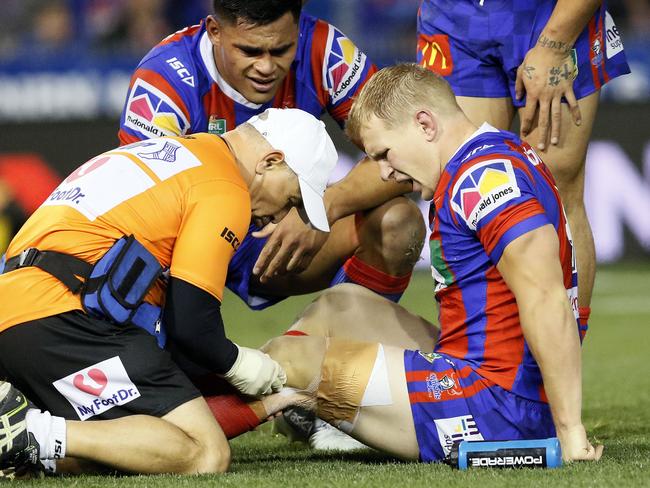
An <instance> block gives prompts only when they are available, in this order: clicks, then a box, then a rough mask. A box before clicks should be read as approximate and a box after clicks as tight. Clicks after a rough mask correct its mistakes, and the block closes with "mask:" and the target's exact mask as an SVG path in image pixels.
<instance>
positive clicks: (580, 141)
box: [525, 92, 599, 307]
mask: <svg viewBox="0 0 650 488" xmlns="http://www.w3.org/2000/svg"><path fill="white" fill-rule="evenodd" d="M598 99H599V92H596V93H593V94H591V95H589V96H586V97H584V98H582V99H580V100H578V106H579V107H580V113H581V114H582V123H581V124H580V125H579V126H576V125H575V124H574V123H573V120H572V119H571V113H570V112H569V108H568V106H567V105H566V104H565V103H563V104H562V122H561V124H562V130H561V132H560V140H559V143H558V144H557V145H552V144H551V145H549V146H548V147H547V149H546V150H545V151H543V152H539V154H540V156H541V158H542V159H543V160H544V163H546V165H547V166H548V167H549V169H550V170H551V172H552V173H553V177H554V178H555V181H556V183H557V187H558V190H560V196H561V197H562V203H563V204H564V209H565V211H566V214H567V219H568V221H569V226H570V228H571V234H572V236H573V244H574V249H575V252H576V259H577V267H578V304H579V306H580V307H589V306H590V304H591V295H592V292H593V288H594V278H595V275H596V247H595V245H594V237H593V233H592V232H591V226H590V225H589V220H588V218H587V212H586V210H585V204H584V185H585V162H586V157H587V146H588V144H589V139H590V137H591V130H592V128H593V124H594V120H595V119H596V112H597V110H598ZM525 139H526V141H527V142H528V143H529V144H530V145H531V146H532V147H536V144H537V142H538V141H539V131H538V128H537V125H535V127H534V128H533V130H532V132H531V133H530V134H528V135H527V136H526V138H525Z"/></svg>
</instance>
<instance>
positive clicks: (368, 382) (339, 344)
mask: <svg viewBox="0 0 650 488" xmlns="http://www.w3.org/2000/svg"><path fill="white" fill-rule="evenodd" d="M316 398H317V406H318V415H319V417H321V418H322V419H323V420H326V421H327V422H329V423H331V424H333V425H335V426H337V427H339V428H341V429H342V430H344V431H345V432H348V433H349V432H351V431H352V430H353V429H354V424H355V422H356V419H357V416H358V414H359V409H360V408H361V407H364V406H378V405H390V404H392V398H391V393H390V386H389V382H388V370H387V368H386V360H385V357H384V349H383V346H382V345H381V344H378V343H366V342H353V341H343V340H337V339H331V340H330V342H329V345H328V348H327V351H326V353H325V358H324V360H323V365H322V368H321V382H320V384H319V386H318V390H317V391H316Z"/></svg>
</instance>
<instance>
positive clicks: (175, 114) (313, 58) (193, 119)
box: [119, 14, 377, 144]
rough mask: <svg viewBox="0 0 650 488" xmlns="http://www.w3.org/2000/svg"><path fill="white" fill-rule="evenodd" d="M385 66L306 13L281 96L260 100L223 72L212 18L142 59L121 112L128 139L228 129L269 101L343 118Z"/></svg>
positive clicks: (121, 135)
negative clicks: (210, 25) (207, 24)
mask: <svg viewBox="0 0 650 488" xmlns="http://www.w3.org/2000/svg"><path fill="white" fill-rule="evenodd" d="M376 70H377V68H376V67H375V66H374V65H373V64H372V63H371V62H370V61H369V60H368V59H367V58H366V55H365V54H364V53H363V52H361V51H360V50H359V49H358V48H357V47H356V46H355V45H354V43H353V42H352V41H351V40H350V39H348V38H347V37H346V36H345V35H344V34H343V33H342V32H341V31H339V30H338V29H337V28H336V27H334V26H332V25H330V24H328V23H327V22H324V21H322V20H318V19H316V18H314V17H311V16H309V15H306V14H302V15H301V17H300V22H299V37H298V47H297V52H296V57H295V60H294V62H293V63H292V65H291V69H290V71H289V73H288V74H287V76H286V78H285V80H284V81H283V83H282V85H281V86H280V88H279V90H278V92H277V93H276V95H275V97H274V98H273V99H272V100H271V101H270V102H268V103H265V104H255V103H251V102H249V101H248V100H246V99H245V98H244V97H243V96H242V95H241V94H240V93H238V92H237V91H235V89H234V88H232V87H231V86H230V85H228V83H227V82H226V81H225V80H224V79H223V77H222V76H221V75H220V74H219V72H218V70H217V67H216V64H215V61H214V57H213V54H212V44H211V43H210V40H209V38H208V34H207V32H206V27H205V23H204V22H202V23H201V24H199V25H195V26H192V27H187V28H185V29H183V30H181V31H179V32H177V33H175V34H172V35H171V36H169V37H167V38H166V39H164V40H163V41H162V42H161V43H160V44H158V45H157V46H156V47H154V48H153V49H152V50H151V51H150V52H149V53H148V54H147V55H146V56H145V57H144V59H143V60H142V61H141V62H140V64H139V65H138V67H137V69H136V71H135V73H134V74H133V77H132V79H131V84H130V88H129V93H128V96H127V100H126V104H125V107H124V111H123V113H122V116H121V120H120V131H119V138H120V141H121V143H122V144H128V143H132V142H135V141H138V140H142V139H148V138H152V137H159V136H164V135H180V134H189V133H195V132H212V133H215V134H221V133H223V132H225V131H228V130H231V129H233V128H235V127H236V126H237V125H239V124H241V123H242V122H245V121H246V120H248V119H249V118H250V117H252V116H253V115H256V114H259V113H261V112H263V111H264V110H266V109H267V108H269V107H280V108H284V107H291V108H300V109H302V110H305V111H307V112H309V113H311V114H313V115H314V116H316V117H320V116H321V114H322V113H324V112H325V111H327V112H329V113H330V115H331V116H332V117H333V118H334V119H335V120H336V121H337V122H338V123H339V125H341V126H343V124H344V122H345V120H346V118H347V115H348V112H349V111H350V106H351V105H352V98H353V97H354V96H355V95H356V94H357V92H358V91H359V90H360V89H361V87H362V86H363V84H364V83H365V82H366V81H367V80H368V79H369V78H370V76H372V74H373V73H374V72H375V71H376Z"/></svg>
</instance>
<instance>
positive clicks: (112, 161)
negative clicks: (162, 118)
mask: <svg viewBox="0 0 650 488" xmlns="http://www.w3.org/2000/svg"><path fill="white" fill-rule="evenodd" d="M336 160H337V155H336V150H335V149H334V145H333V144H332V141H331V140H330V138H329V136H328V135H327V132H326V131H325V128H324V125H323V123H322V122H321V121H319V120H317V119H316V118H314V117H313V116H312V115H310V114H307V113H306V112H303V111H301V110H298V109H269V110H267V111H266V112H264V113H263V114H260V115H259V116H256V117H254V118H252V119H251V120H250V121H249V122H248V123H246V124H243V125H241V126H239V127H237V128H236V129H234V130H232V131H230V132H227V133H225V134H224V135H223V136H221V137H219V136H215V135H210V134H194V135H192V136H189V137H169V138H160V139H151V140H147V141H143V142H139V143H136V144H132V145H130V146H125V147H121V148H118V149H115V150H112V151H108V152H106V153H104V154H102V155H100V156H97V157H95V158H93V159H91V160H89V161H88V162H87V163H85V164H83V165H82V166H81V167H79V168H78V169H77V170H76V171H75V172H73V173H72V174H71V175H70V176H68V177H67V178H66V179H65V180H64V181H63V182H62V183H61V184H60V185H59V186H58V188H57V189H56V190H55V191H54V192H53V193H52V194H51V195H50V197H49V198H48V199H47V200H46V201H45V202H44V203H43V204H42V205H41V207H40V208H39V209H38V210H37V211H36V212H35V213H34V214H33V215H32V217H31V218H30V219H29V220H28V221H27V223H26V224H25V225H24V226H23V228H22V229H21V230H20V232H19V233H18V234H17V235H16V237H15V238H14V240H13V241H12V242H11V244H10V245H9V248H8V251H7V254H6V256H7V259H6V263H3V265H2V266H0V269H2V268H4V269H3V271H4V273H3V274H2V275H0V296H1V297H2V301H1V302H0V378H6V379H7V380H8V381H10V382H11V383H12V384H13V385H15V388H14V387H13V386H11V385H10V384H9V383H4V382H0V425H5V426H6V425H9V426H10V428H9V429H8V430H7V429H5V430H4V431H2V432H0V472H1V470H7V469H8V470H9V471H11V470H12V469H14V468H15V467H17V466H21V465H24V464H25V463H29V462H35V461H36V460H35V457H38V458H40V460H42V461H45V463H44V464H48V460H54V459H60V458H62V457H64V456H71V457H74V458H81V459H86V460H89V461H93V462H95V463H100V464H103V465H107V466H110V467H112V468H115V469H118V470H124V471H130V472H138V473H163V472H179V473H196V472H221V471H224V470H225V469H226V468H227V466H228V463H229V459H230V451H229V447H228V444H227V441H226V438H225V437H224V434H223V432H222V431H221V428H220V427H219V425H218V424H217V422H216V421H215V420H214V418H213V416H212V414H211V412H210V410H209V409H208V407H207V405H206V403H205V401H204V400H203V398H202V397H201V394H200V393H199V392H198V391H197V390H196V388H195V387H194V386H193V385H192V383H191V382H190V381H189V380H188V378H187V377H186V376H185V374H184V373H183V372H182V371H181V369H180V368H179V366H178V365H177V364H176V363H175V361H174V357H175V354H176V353H178V356H179V357H184V358H188V359H190V360H191V361H192V362H193V363H194V366H196V367H197V368H200V369H202V370H208V371H211V372H214V373H218V374H222V375H223V376H224V378H225V379H227V380H228V381H229V382H230V383H231V384H233V386H235V387H236V388H237V389H239V390H240V391H241V392H243V393H246V394H249V395H260V394H265V393H269V392H271V391H278V390H279V389H280V388H281V387H282V385H283V384H284V381H286V376H285V374H284V371H283V370H282V368H281V367H280V366H279V365H278V363H276V362H275V361H273V360H272V359H271V358H270V357H269V356H267V355H266V354H264V353H262V352H260V351H257V350H253V349H248V348H245V347H240V346H237V345H236V344H234V343H233V342H231V341H230V340H229V339H228V338H226V336H225V333H224V327H223V322H222V319H221V314H220V302H221V298H222V292H223V287H224V282H225V277H226V272H227V268H228V263H229V261H230V259H231V257H232V255H233V253H234V251H235V249H236V248H237V246H238V244H239V242H241V240H243V238H244V236H245V234H246V231H247V229H248V227H249V224H250V220H251V217H252V218H253V219H254V220H256V221H258V222H259V223H261V224H266V223H269V222H276V221H279V220H280V219H282V217H283V216H284V215H285V214H286V213H287V212H288V211H289V210H290V209H291V208H292V207H297V208H299V209H301V210H302V211H304V213H305V214H306V218H308V219H309V221H310V222H311V223H312V225H314V226H315V227H316V228H319V229H321V230H325V231H327V230H329V227H328V224H327V218H326V214H325V207H324V205H323V193H324V191H325V185H326V183H327V180H328V177H329V173H330V172H331V170H332V169H333V167H334V164H335V162H336ZM124 236H133V237H132V238H131V239H130V240H124V239H121V238H123V237H124ZM133 239H135V244H133ZM117 241H119V242H122V243H123V242H127V244H124V245H123V246H122V247H118V244H116V242H117ZM129 243H131V244H133V245H131V244H129ZM129 246H131V247H129ZM117 249H119V251H120V252H119V253H117V254H116V256H117V257H116V258H111V260H109V261H107V260H108V258H109V256H113V253H114V252H115V251H116V250H117ZM109 250H110V251H109ZM132 253H135V254H132ZM129 260H130V261H129ZM105 261H106V262H109V264H107V266H108V269H106V270H104V271H102V273H100V275H101V276H102V277H103V278H102V280H104V279H105V282H106V283H108V285H110V286H105V285H104V281H102V280H99V282H100V284H96V283H95V282H97V281H98V278H96V273H99V271H98V270H99V269H100V268H101V267H102V266H103V264H102V263H104V262H105ZM125 261H128V263H127V264H128V266H127V264H124V263H125ZM150 262H153V263H154V264H153V266H154V267H155V268H156V269H157V271H155V272H153V274H152V276H153V277H154V278H153V279H152V281H153V283H154V284H153V286H151V287H150V288H149V287H148V286H147V287H144V288H142V289H141V290H139V291H140V292H142V296H144V297H145V302H144V303H143V304H142V305H138V306H137V308H135V309H134V310H135V312H134V313H135V315H132V316H131V315H130V316H129V318H128V320H124V321H123V322H124V323H123V324H122V325H118V322H119V320H118V319H117V318H116V317H117V315H115V313H116V312H114V310H113V308H111V307H113V305H115V306H116V307H117V308H118V309H119V310H122V309H121V308H120V307H122V306H124V307H127V309H128V306H127V305H129V304H131V302H130V301H129V300H131V298H129V297H130V296H131V293H132V292H133V291H134V289H136V288H139V287H141V278H142V276H144V275H146V274H147V273H149V270H150V269H152V268H150ZM87 263H89V264H87ZM118 263H119V264H118ZM92 265H94V268H93V271H92V274H89V273H88V272H87V270H86V269H85V266H87V267H88V268H91V267H92ZM158 268H159V269H158ZM55 276H56V277H55ZM158 276H160V278H158ZM88 277H90V279H89V278H88ZM93 280H95V281H93ZM82 283H83V285H82ZM77 285H82V286H77ZM92 293H95V294H96V295H97V301H98V303H99V305H98V307H99V308H98V309H100V311H101V310H104V311H105V310H108V312H106V313H104V316H103V317H101V318H99V317H98V313H97V311H96V310H95V309H94V308H92V307H91V306H90V305H89V302H88V301H87V300H88V296H89V295H91V294H92ZM105 294H109V295H110V296H108V295H105ZM116 297H117V298H116ZM115 300H116V301H117V302H116V304H115V303H114V302H115ZM156 306H158V307H163V311H162V316H161V318H162V325H160V322H156V323H155V329H151V330H148V331H147V330H145V329H144V328H142V326H140V327H138V326H136V325H134V324H138V325H140V324H139V323H138V314H139V313H140V311H141V310H142V308H141V307H145V308H146V310H147V313H149V312H150V311H151V310H157V311H159V309H157V308H155V307H156ZM102 307H104V308H102ZM128 310H130V309H128ZM128 310H127V311H128ZM107 316H109V317H110V320H109V319H108V318H107ZM163 333H166V335H167V337H168V338H169V339H170V341H169V343H170V344H171V345H173V347H170V348H168V350H163V349H161V348H159V347H158V344H157V341H156V339H158V341H159V342H160V337H154V336H157V335H161V334H163ZM152 334H153V335H152ZM16 388H18V389H20V390H21V391H22V392H24V394H25V396H26V397H27V398H29V399H30V400H32V401H33V402H34V403H35V405H36V406H37V407H38V408H41V409H43V410H44V412H41V411H39V410H37V409H35V408H34V406H33V405H32V404H31V403H27V402H26V401H24V398H25V397H24V396H23V395H22V394H21V393H20V392H19V391H17V390H16ZM108 419H113V420H111V422H103V420H108ZM85 420H95V422H80V421H85Z"/></svg>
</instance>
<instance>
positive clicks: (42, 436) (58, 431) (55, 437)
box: [25, 408, 66, 460]
mask: <svg viewBox="0 0 650 488" xmlns="http://www.w3.org/2000/svg"><path fill="white" fill-rule="evenodd" d="M25 421H26V423H27V431H28V432H30V433H31V434H33V435H34V437H35V438H36V442H38V444H39V446H40V449H39V453H38V454H39V459H41V460H45V459H61V458H63V457H65V444H66V424H65V419H64V418H63V417H55V416H53V415H51V414H50V412H41V411H40V410H38V409H37V408H32V409H30V410H29V411H28V412H27V416H26V417H25Z"/></svg>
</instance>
